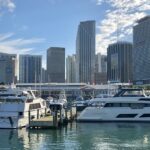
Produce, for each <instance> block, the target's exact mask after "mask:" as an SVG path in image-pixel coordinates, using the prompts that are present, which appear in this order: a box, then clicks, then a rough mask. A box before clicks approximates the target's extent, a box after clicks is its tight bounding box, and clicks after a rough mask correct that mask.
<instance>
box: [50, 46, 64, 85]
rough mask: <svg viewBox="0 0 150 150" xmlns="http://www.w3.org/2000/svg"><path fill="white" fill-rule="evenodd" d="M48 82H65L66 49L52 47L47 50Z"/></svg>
mask: <svg viewBox="0 0 150 150" xmlns="http://www.w3.org/2000/svg"><path fill="white" fill-rule="evenodd" d="M47 73H48V82H57V83H64V82H65V48H61V47H50V48H49V49H48V50H47Z"/></svg>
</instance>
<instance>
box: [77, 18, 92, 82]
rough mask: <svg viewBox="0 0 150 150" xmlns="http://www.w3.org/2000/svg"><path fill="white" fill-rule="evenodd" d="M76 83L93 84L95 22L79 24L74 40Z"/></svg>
mask: <svg viewBox="0 0 150 150" xmlns="http://www.w3.org/2000/svg"><path fill="white" fill-rule="evenodd" d="M76 56H77V57H76V58H77V59H76V63H77V66H76V68H77V76H76V77H77V82H83V83H93V82H94V70H95V21H85V22H80V24H79V26H78V32H77V38H76Z"/></svg>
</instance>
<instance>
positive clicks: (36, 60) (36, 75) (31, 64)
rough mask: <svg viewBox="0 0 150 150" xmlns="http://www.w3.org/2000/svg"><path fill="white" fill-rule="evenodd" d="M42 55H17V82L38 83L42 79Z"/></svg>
mask: <svg viewBox="0 0 150 150" xmlns="http://www.w3.org/2000/svg"><path fill="white" fill-rule="evenodd" d="M41 71H42V56H41V55H20V56H19V82H20V83H35V82H37V83H39V82H41V80H42V77H41Z"/></svg>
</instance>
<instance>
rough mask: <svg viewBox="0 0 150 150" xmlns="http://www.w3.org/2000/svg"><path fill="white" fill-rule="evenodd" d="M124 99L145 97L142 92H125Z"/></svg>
mask: <svg viewBox="0 0 150 150" xmlns="http://www.w3.org/2000/svg"><path fill="white" fill-rule="evenodd" d="M122 96H123V97H143V92H142V91H125V93H124V94H123V95H122Z"/></svg>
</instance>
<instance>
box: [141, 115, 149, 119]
mask: <svg viewBox="0 0 150 150" xmlns="http://www.w3.org/2000/svg"><path fill="white" fill-rule="evenodd" d="M142 117H150V114H143V115H141V116H140V118H142Z"/></svg>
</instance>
